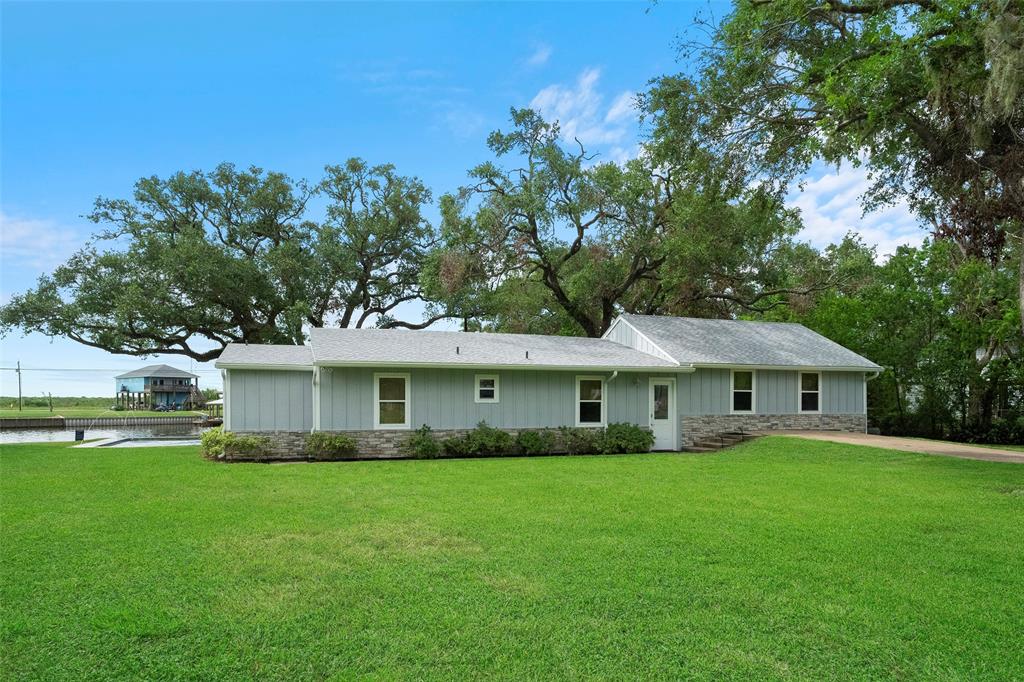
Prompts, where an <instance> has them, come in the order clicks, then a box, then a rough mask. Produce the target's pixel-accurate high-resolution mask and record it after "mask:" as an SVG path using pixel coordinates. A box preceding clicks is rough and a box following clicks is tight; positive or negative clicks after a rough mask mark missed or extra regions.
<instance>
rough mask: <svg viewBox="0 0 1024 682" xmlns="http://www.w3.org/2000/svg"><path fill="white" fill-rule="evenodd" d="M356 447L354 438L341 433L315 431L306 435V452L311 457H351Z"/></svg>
mask: <svg viewBox="0 0 1024 682" xmlns="http://www.w3.org/2000/svg"><path fill="white" fill-rule="evenodd" d="M357 450H358V448H357V446H356V442H355V440H353V439H352V438H351V437H350V436H346V435H345V434H342V433H324V432H322V431H317V432H316V433H311V434H309V435H308V436H306V454H308V455H309V456H310V457H312V458H313V459H320V460H332V459H340V458H343V457H351V456H352V455H354V454H356V452H357Z"/></svg>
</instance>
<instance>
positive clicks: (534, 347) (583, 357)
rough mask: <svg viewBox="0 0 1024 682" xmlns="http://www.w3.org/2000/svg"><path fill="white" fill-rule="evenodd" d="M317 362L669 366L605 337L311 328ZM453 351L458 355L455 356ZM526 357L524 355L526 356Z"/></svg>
mask: <svg viewBox="0 0 1024 682" xmlns="http://www.w3.org/2000/svg"><path fill="white" fill-rule="evenodd" d="M310 346H311V347H312V349H313V360H314V362H316V364H327V365H329V364H367V365H370V364H377V365H397V366H415V365H442V364H443V365H465V366H468V367H472V366H493V367H498V366H513V367H571V368H580V369H586V368H591V369H593V368H600V367H607V368H615V369H626V368H638V369H639V368H671V367H676V365H675V363H671V362H668V361H667V360H663V359H661V358H657V357H654V356H653V355H648V354H647V353H641V352H640V351H637V350H634V349H632V348H627V347H626V346H622V345H620V344H617V343H615V342H613V341H608V340H606V339H590V338H581V337H575V336H539V335H532V334H486V333H480V334H477V333H467V332H443V331H403V330H397V329H313V330H312V333H311V335H310ZM456 348H457V349H458V352H456ZM527 353H529V357H527Z"/></svg>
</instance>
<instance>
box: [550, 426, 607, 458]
mask: <svg viewBox="0 0 1024 682" xmlns="http://www.w3.org/2000/svg"><path fill="white" fill-rule="evenodd" d="M558 434H559V436H560V440H561V449H562V450H563V451H564V452H567V453H569V454H570V455H596V454H598V453H599V452H601V446H602V443H601V441H602V440H603V436H604V434H603V429H595V428H579V427H576V428H573V427H571V426H562V427H560V428H559V429H558Z"/></svg>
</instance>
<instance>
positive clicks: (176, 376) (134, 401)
mask: <svg viewBox="0 0 1024 682" xmlns="http://www.w3.org/2000/svg"><path fill="white" fill-rule="evenodd" d="M114 381H115V388H114V390H115V396H116V400H117V405H118V407H121V408H123V409H126V410H148V409H152V408H154V407H157V406H159V405H164V406H166V407H168V408H170V409H176V410H178V409H194V408H198V407H202V406H203V405H204V404H205V403H206V400H205V399H204V398H203V394H202V393H201V392H200V391H199V377H198V376H196V375H195V374H192V373H190V372H186V371H184V370H181V369H178V368H176V367H171V366H170V365H148V366H146V367H140V368H139V369H136V370H133V371H131V372H126V373H124V374H119V375H118V376H116V377H114Z"/></svg>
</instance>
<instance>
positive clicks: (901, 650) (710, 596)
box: [0, 437, 1024, 680]
mask: <svg viewBox="0 0 1024 682" xmlns="http://www.w3.org/2000/svg"><path fill="white" fill-rule="evenodd" d="M0 512H2V527H0V538H2V543H3V544H2V551H0V568H2V576H0V609H2V617H0V656H2V667H0V677H2V678H4V679H15V678H46V679H55V680H56V679H103V678H136V679H137V678H147V679H172V678H174V679H180V678H190V679H213V678H234V679H252V678H271V679H288V680H291V679H308V678H313V679H322V678H329V677H337V678H344V679H349V678H353V677H363V676H369V677H375V678H381V679H395V678H404V679H408V678H435V679H453V678H455V679H459V678H467V677H482V676H495V677H503V678H517V679H520V678H533V679H552V678H556V679H558V678H581V677H588V678H639V679H649V678H663V679H665V678H673V679H676V678H703V679H719V678H733V679H772V678H779V679H809V680H819V679H878V678H899V679H937V680H956V679H961V680H979V679H993V680H1008V679H1021V678H1024V466H1021V465H1014V464H999V463H991V462H977V461H969V460H961V459H952V458H941V457H931V456H927V455H916V454H909V453H899V452H892V451H886V450H876V449H871V448H864V447H857V446H848V445H841V444H833V443H824V442H815V441H806V440H799V439H788V438H781V437H775V438H764V439H761V440H759V441H755V442H752V443H748V444H746V445H743V446H740V447H738V448H735V449H733V450H731V451H725V452H722V453H716V454H712V455H638V456H623V457H604V458H600V457H596V458H594V457H579V458H569V457H562V458H536V459H504V460H499V459H494V460H462V461H408V462H360V463H325V464H290V465H265V464H264V465H261V464H219V463H212V462H207V461H204V460H202V459H200V458H199V457H198V455H197V453H196V452H195V450H193V449H191V448H180V449H165V448H149V449H142V448H140V449H135V450H128V449H108V450H102V449H79V450H72V449H68V448H67V447H65V446H62V445H23V446H4V447H3V449H2V454H0Z"/></svg>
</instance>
